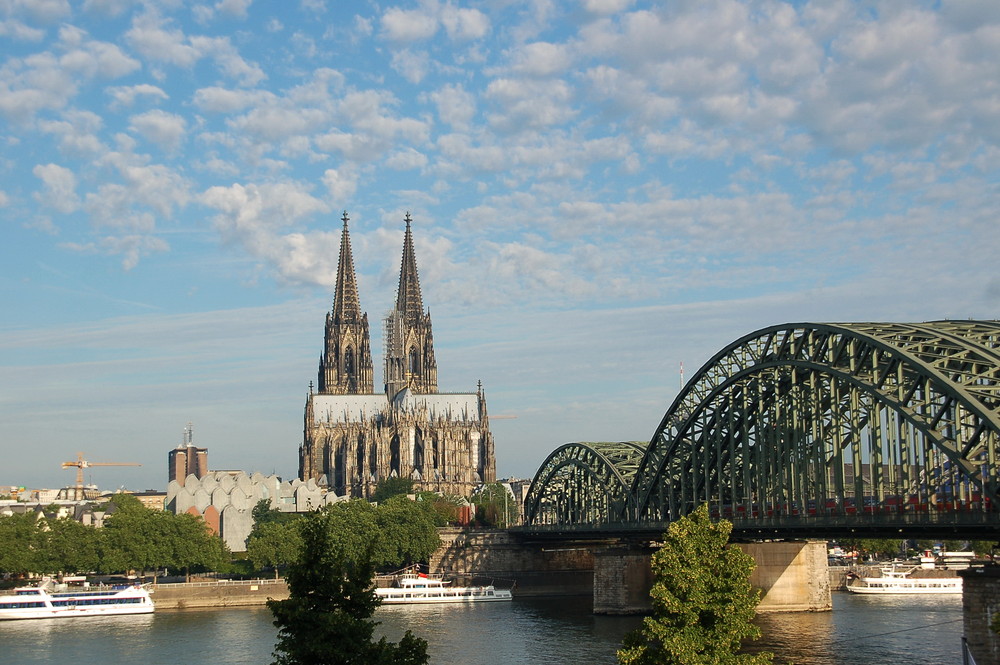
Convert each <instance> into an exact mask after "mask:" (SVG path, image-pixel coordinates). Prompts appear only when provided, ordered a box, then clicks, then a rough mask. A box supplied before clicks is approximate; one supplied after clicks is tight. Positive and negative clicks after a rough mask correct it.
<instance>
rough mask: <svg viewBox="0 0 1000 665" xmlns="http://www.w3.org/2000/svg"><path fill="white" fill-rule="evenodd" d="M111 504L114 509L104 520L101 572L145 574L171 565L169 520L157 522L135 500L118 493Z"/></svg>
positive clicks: (152, 515)
mask: <svg viewBox="0 0 1000 665" xmlns="http://www.w3.org/2000/svg"><path fill="white" fill-rule="evenodd" d="M111 503H113V504H114V505H115V510H114V512H113V513H112V514H111V515H110V516H108V517H106V518H105V520H104V529H103V534H104V537H103V539H102V552H101V568H102V570H103V571H104V572H108V573H113V572H128V571H130V570H135V571H138V572H141V573H144V572H145V571H147V570H156V569H159V568H161V567H163V566H167V565H170V564H171V563H172V560H171V547H172V543H171V534H170V533H169V531H168V529H167V528H166V520H165V519H158V518H157V514H156V513H154V512H153V511H152V510H149V509H148V508H146V507H145V506H143V505H142V503H140V502H139V500H138V499H136V498H135V497H131V496H128V495H119V494H116V495H115V496H114V497H113V498H112V499H111ZM108 512H109V513H111V509H110V508H109V510H108ZM161 514H162V515H166V514H167V513H161Z"/></svg>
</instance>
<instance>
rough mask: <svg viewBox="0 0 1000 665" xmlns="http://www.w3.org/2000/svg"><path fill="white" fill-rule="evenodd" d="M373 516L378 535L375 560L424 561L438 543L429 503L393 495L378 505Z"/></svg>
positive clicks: (393, 562) (383, 563)
mask: <svg viewBox="0 0 1000 665" xmlns="http://www.w3.org/2000/svg"><path fill="white" fill-rule="evenodd" d="M375 520H376V522H377V524H378V528H379V531H380V535H381V536H382V537H381V538H380V539H379V540H380V543H379V547H378V551H377V552H376V560H375V564H376V565H377V566H386V565H389V566H395V567H399V566H403V565H408V564H411V563H416V562H418V561H427V560H429V559H430V556H431V555H432V554H433V553H434V550H436V549H437V548H438V546H439V545H440V544H441V537H440V536H439V535H438V532H437V529H436V528H435V524H434V513H433V508H432V506H430V505H429V504H426V503H423V502H417V501H410V500H409V499H407V498H406V497H405V496H394V497H392V498H391V499H388V500H386V501H384V502H382V503H380V504H379V505H378V508H376V510H375Z"/></svg>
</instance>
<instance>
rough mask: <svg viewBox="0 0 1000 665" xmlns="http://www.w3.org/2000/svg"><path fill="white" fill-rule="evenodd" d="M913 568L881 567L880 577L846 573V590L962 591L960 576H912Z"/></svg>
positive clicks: (869, 591) (892, 592) (884, 591)
mask: <svg viewBox="0 0 1000 665" xmlns="http://www.w3.org/2000/svg"><path fill="white" fill-rule="evenodd" d="M913 570H914V568H907V569H905V570H904V569H899V568H896V567H885V568H882V569H881V572H882V576H881V577H858V576H857V575H853V574H851V573H848V577H849V579H848V583H847V590H848V591H851V592H853V593H869V594H900V593H905V594H909V593H962V578H961V577H912V576H911V575H910V573H912V572H913ZM851 578H853V579H851Z"/></svg>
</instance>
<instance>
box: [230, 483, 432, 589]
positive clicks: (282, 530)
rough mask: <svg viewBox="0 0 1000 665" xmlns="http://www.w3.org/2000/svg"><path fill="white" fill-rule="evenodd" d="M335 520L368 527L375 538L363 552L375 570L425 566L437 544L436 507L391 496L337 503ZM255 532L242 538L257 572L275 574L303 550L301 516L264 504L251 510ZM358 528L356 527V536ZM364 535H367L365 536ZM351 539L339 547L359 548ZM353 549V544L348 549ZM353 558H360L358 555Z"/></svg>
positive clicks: (345, 537)
mask: <svg viewBox="0 0 1000 665" xmlns="http://www.w3.org/2000/svg"><path fill="white" fill-rule="evenodd" d="M330 510H331V511H333V514H335V515H346V516H348V517H346V518H345V521H344V523H345V524H355V523H357V524H361V525H363V526H364V528H365V529H367V527H368V526H369V525H371V526H372V527H373V529H374V531H373V533H374V534H375V535H372V536H370V537H369V536H365V538H366V540H365V541H364V546H365V547H368V548H370V550H371V551H370V552H368V556H369V557H370V558H371V561H372V565H374V566H375V567H376V568H378V569H386V568H400V567H403V566H408V565H410V564H413V563H419V562H426V561H428V560H429V559H430V556H431V554H433V553H434V550H436V549H437V547H438V545H439V544H440V543H441V539H440V538H439V537H438V534H437V529H436V527H437V526H440V525H441V523H442V520H443V517H442V515H441V514H440V513H439V512H438V507H437V505H436V502H434V501H431V500H427V501H411V500H409V499H408V498H406V497H405V496H400V495H397V496H392V497H389V498H387V499H385V500H383V501H382V502H380V503H378V504H371V503H368V502H367V501H364V500H361V499H354V500H351V501H341V502H339V503H335V504H333V505H332V506H330ZM253 516H254V527H253V530H252V531H251V532H250V536H249V537H248V538H247V558H248V559H249V560H250V562H251V563H252V564H253V566H254V568H255V569H257V570H264V569H266V568H272V569H273V570H274V575H275V577H277V576H278V570H279V569H280V568H282V567H284V566H287V565H288V564H291V563H293V562H295V561H296V560H297V558H298V556H299V553H300V552H301V549H302V529H303V528H304V526H303V522H304V520H305V516H302V515H295V514H288V513H281V512H279V511H277V510H273V509H270V508H268V505H267V501H266V500H265V501H262V502H260V503H258V504H257V506H255V507H254V511H253ZM361 528H362V527H356V528H355V530H357V529H361ZM365 533H367V531H366V532H365ZM352 537H353V536H352V535H351V534H350V533H344V534H339V535H337V536H336V538H338V539H340V540H338V547H343V548H351V547H354V548H360V547H361V546H362V545H361V544H360V543H359V542H356V541H352V540H351V538H352ZM352 543H353V544H352ZM352 556H355V557H359V556H360V553H359V552H354V553H353V554H352Z"/></svg>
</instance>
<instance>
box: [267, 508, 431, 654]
mask: <svg viewBox="0 0 1000 665" xmlns="http://www.w3.org/2000/svg"><path fill="white" fill-rule="evenodd" d="M299 529H300V533H301V536H302V549H301V552H300V555H299V558H298V560H297V561H296V562H295V563H294V564H292V565H291V566H289V569H288V574H287V576H286V578H287V580H288V590H289V598H288V599H287V600H280V601H275V600H271V601H268V607H269V608H270V609H271V612H272V614H273V615H274V625H275V626H276V627H277V628H278V641H277V644H276V645H275V651H274V658H275V660H274V663H275V665H341V664H343V665H347V664H348V663H350V664H362V663H364V664H372V665H390V664H399V665H420V664H422V663H426V662H427V643H426V641H424V640H422V639H420V638H417V637H414V636H413V634H412V633H411V632H410V631H406V634H405V635H404V636H403V638H402V639H401V640H400V642H399V643H398V644H394V643H390V642H387V641H386V639H385V638H384V637H383V638H381V639H380V640H378V641H375V640H374V631H375V628H376V626H377V625H378V622H376V621H373V620H372V618H371V617H372V615H373V614H374V613H375V609H376V607H378V603H379V601H378V597H377V596H376V595H375V591H374V589H373V587H372V581H373V578H374V575H375V569H376V565H377V563H376V562H377V561H378V560H379V558H380V555H379V551H380V550H382V549H384V547H385V544H384V542H383V541H384V539H385V534H384V531H383V530H382V526H381V525H380V524H379V519H378V516H377V514H376V511H375V509H374V508H372V507H371V506H370V505H369V504H368V503H367V502H364V501H346V502H341V503H337V504H333V505H331V506H327V507H326V508H324V509H323V510H321V511H318V512H316V513H313V514H312V515H310V516H309V517H307V518H305V519H304V520H302V521H301V522H300V523H299Z"/></svg>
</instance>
